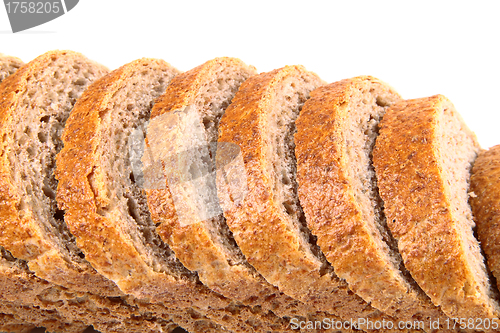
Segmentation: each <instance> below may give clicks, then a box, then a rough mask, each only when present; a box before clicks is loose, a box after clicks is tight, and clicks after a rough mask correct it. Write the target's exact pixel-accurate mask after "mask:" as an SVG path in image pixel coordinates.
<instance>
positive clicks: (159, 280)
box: [56, 59, 287, 331]
mask: <svg viewBox="0 0 500 333" xmlns="http://www.w3.org/2000/svg"><path fill="white" fill-rule="evenodd" d="M176 73H177V71H174V70H173V69H172V68H171V67H170V66H168V65H167V64H166V63H164V62H162V61H156V60H151V59H149V60H148V59H143V60H138V61H136V62H132V63H130V64H127V65H125V66H122V67H121V68H119V69H117V70H115V71H113V72H112V73H110V74H109V75H108V76H106V77H104V78H103V79H102V80H99V81H98V82H96V83H95V84H94V85H92V86H91V87H90V88H89V89H88V90H87V91H86V92H85V93H84V95H83V96H82V98H81V99H80V100H79V101H78V102H77V104H76V106H75V108H74V110H73V112H72V114H71V116H70V118H69V120H68V122H67V125H66V129H65V131H64V135H63V141H64V149H63V150H62V151H61V153H60V154H59V155H58V157H57V171H56V173H57V179H58V180H59V187H58V194H57V199H58V202H59V205H60V208H61V209H63V210H65V217H66V221H67V223H68V226H69V228H70V230H71V231H72V233H73V234H74V235H75V237H76V241H77V244H78V246H79V247H80V248H81V249H82V251H83V252H84V253H85V257H86V259H87V260H88V261H90V262H91V263H92V265H93V266H94V267H95V268H96V269H97V270H98V271H99V272H100V273H101V274H103V275H104V276H106V277H107V278H109V279H111V280H112V281H114V282H116V284H117V285H118V286H119V287H120V289H121V290H122V291H123V292H124V293H126V294H130V295H133V296H135V297H137V298H138V300H137V302H139V301H144V302H146V303H147V302H150V303H157V304H158V305H159V306H158V307H157V308H156V310H157V311H160V309H159V307H160V305H161V307H163V308H164V310H163V311H164V312H165V311H166V312H172V311H174V310H178V311H181V310H182V309H185V311H186V312H187V314H186V316H188V315H189V313H192V314H193V318H197V317H200V316H201V317H203V316H206V317H207V318H209V319H211V320H212V321H213V322H215V323H217V324H219V325H220V326H222V327H227V329H230V330H233V331H246V330H248V329H249V328H248V326H249V325H251V324H252V320H253V321H255V323H253V325H256V326H258V325H261V323H260V322H258V321H257V320H256V319H255V318H254V317H255V316H254V315H253V312H252V311H253V309H251V308H244V307H241V306H239V305H238V304H233V303H232V302H231V301H230V300H228V299H226V298H224V297H223V296H222V295H219V294H217V293H215V292H213V291H211V290H210V289H208V288H207V287H205V286H203V285H202V284H201V283H200V281H199V280H198V278H197V275H196V274H195V273H192V272H190V271H189V270H187V269H186V268H185V267H184V266H183V265H182V264H181V263H180V262H179V261H178V259H177V258H176V257H175V255H174V253H173V252H172V251H171V249H170V248H169V247H168V245H167V244H165V243H164V242H163V241H162V240H161V238H160V237H159V236H158V234H157V233H156V231H155V224H154V222H153V221H152V220H151V217H150V213H149V209H148V206H147V203H146V197H145V193H144V192H143V186H144V185H143V183H141V177H140V176H139V175H138V174H134V166H135V165H136V163H137V162H139V161H140V155H141V152H140V150H141V147H140V146H141V140H137V139H138V137H142V138H144V134H145V131H146V128H145V126H146V124H147V121H148V120H149V115H150V111H151V108H152V107H153V104H154V101H155V99H156V98H157V97H158V96H159V95H161V94H162V93H164V91H165V88H166V86H167V84H168V83H169V81H170V79H171V78H172V77H173V74H176ZM148 128H149V126H148ZM142 144H143V141H142ZM136 148H137V149H136ZM136 178H137V179H136ZM142 180H143V179H142ZM127 301H128V300H127ZM128 302H129V301H128ZM144 306H146V305H144ZM156 310H155V311H156ZM231 312H233V313H234V312H237V313H238V315H232V316H228V313H231ZM160 314H161V311H160ZM195 314H196V316H195ZM266 315H267V314H266ZM268 315H269V317H270V319H269V318H267V317H266V318H261V319H262V320H270V321H271V323H272V324H273V325H275V326H276V329H277V328H278V326H280V325H281V326H282V329H286V327H287V323H286V322H285V321H283V320H280V319H279V318H277V319H274V317H275V316H274V317H273V314H268ZM246 316H248V317H246ZM174 320H177V319H174ZM179 324H180V325H181V326H183V327H185V328H186V329H189V328H188V327H186V326H185V325H183V324H182V323H179ZM262 325H263V324H262Z"/></svg>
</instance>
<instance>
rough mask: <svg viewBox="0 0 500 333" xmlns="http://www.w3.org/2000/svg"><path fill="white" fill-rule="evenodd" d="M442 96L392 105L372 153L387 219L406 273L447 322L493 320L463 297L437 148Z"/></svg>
mask: <svg viewBox="0 0 500 333" xmlns="http://www.w3.org/2000/svg"><path fill="white" fill-rule="evenodd" d="M445 102H447V100H446V98H445V97H444V96H441V95H436V96H432V97H429V98H421V99H415V100H408V101H403V102H400V103H397V104H395V105H393V106H392V107H391V108H390V109H389V110H388V111H387V113H386V114H385V116H384V118H383V120H382V122H381V129H380V135H379V137H378V139H377V143H376V147H375V150H374V152H373V161H374V165H375V169H376V173H377V179H378V186H379V191H380V195H381V197H382V199H383V200H384V204H385V214H386V217H387V222H388V225H389V227H390V229H391V232H392V234H393V236H394V237H395V238H396V239H397V240H398V247H399V250H400V253H401V255H402V257H403V260H404V264H405V266H406V268H407V269H408V270H409V271H410V273H411V274H412V276H413V278H414V279H415V281H416V282H417V283H418V284H419V285H420V287H421V288H422V289H423V290H424V291H425V292H426V293H427V295H429V297H430V298H431V299H432V301H433V302H434V304H436V305H440V306H441V308H442V310H443V311H444V312H445V313H446V314H447V315H448V316H450V317H460V318H462V317H463V318H483V319H484V318H496V317H497V314H498V313H497V312H496V310H495V309H494V308H492V307H491V305H490V304H488V303H487V302H484V300H483V299H481V300H480V299H478V298H476V297H474V296H472V295H466V294H465V293H463V289H462V288H463V287H464V285H466V284H467V283H469V282H468V279H470V277H471V276H472V273H471V271H470V267H469V266H468V264H467V260H466V258H465V254H464V251H463V250H462V249H461V246H462V245H461V244H462V240H461V235H460V234H459V232H458V230H457V227H456V226H455V223H456V222H455V221H454V219H453V217H452V215H451V212H450V209H449V207H450V204H449V200H450V198H449V197H447V196H446V194H445V193H446V191H445V188H444V185H443V176H442V174H443V170H442V166H441V161H440V157H439V156H438V152H437V146H438V145H439V142H438V133H437V121H438V120H437V119H438V115H439V112H442V110H443V103H445Z"/></svg>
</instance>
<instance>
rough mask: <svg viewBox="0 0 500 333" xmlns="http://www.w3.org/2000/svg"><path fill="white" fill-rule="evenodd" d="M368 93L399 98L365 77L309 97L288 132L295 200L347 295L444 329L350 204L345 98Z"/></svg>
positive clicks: (441, 316) (352, 197) (357, 206)
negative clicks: (294, 164)
mask: <svg viewBox="0 0 500 333" xmlns="http://www.w3.org/2000/svg"><path fill="white" fill-rule="evenodd" d="M372 89H373V90H376V91H378V93H380V95H381V96H382V95H384V94H385V96H383V97H385V98H386V99H387V97H389V96H391V98H392V102H396V101H398V100H399V95H398V94H397V93H396V92H395V91H394V90H393V89H392V88H391V87H389V86H387V85H386V84H385V83H383V82H381V81H379V80H378V79H376V78H373V77H369V76H361V77H356V78H352V79H346V80H342V81H339V82H335V83H332V84H329V85H326V86H323V87H320V88H318V89H316V90H314V91H313V92H312V93H311V98H310V99H309V100H308V101H307V102H306V103H305V105H304V107H303V109H302V111H301V113H300V116H299V118H298V119H297V134H295V144H296V148H295V155H296V157H297V179H298V183H299V198H300V202H301V205H302V207H303V208H304V212H305V214H306V217H307V223H308V226H309V228H310V229H311V231H312V232H313V234H315V235H316V236H317V237H318V245H319V246H320V247H321V249H322V251H323V253H325V256H326V258H327V259H328V261H329V262H330V263H332V265H333V267H334V269H335V272H336V273H337V274H338V275H339V276H340V277H341V278H344V279H346V281H347V282H348V283H349V287H350V289H351V290H353V291H354V292H356V293H358V294H359V295H360V296H361V297H362V298H364V299H365V300H366V301H368V302H371V304H372V306H374V307H376V308H378V309H379V310H382V311H384V312H385V313H387V314H388V315H391V316H394V317H395V318H398V319H400V320H425V322H426V324H428V321H429V318H430V319H432V320H437V319H439V320H440V321H441V322H442V323H443V324H444V320H446V318H447V317H446V316H445V315H444V314H443V313H442V312H441V311H440V310H439V308H437V307H435V306H434V305H433V304H432V303H431V301H430V300H429V299H428V298H426V297H424V299H422V298H420V297H419V295H418V294H417V291H416V290H415V289H413V287H412V286H411V285H410V284H409V283H407V282H406V281H405V280H404V277H403V275H402V273H401V272H400V271H399V267H397V266H395V265H394V264H393V263H392V262H391V260H392V259H391V258H390V257H389V256H388V255H387V253H386V251H387V250H385V249H384V248H381V246H380V245H379V242H382V240H380V241H378V240H376V239H375V237H377V236H375V235H373V232H372V230H371V229H370V227H369V226H368V225H367V223H368V222H367V221H366V219H368V218H369V217H368V216H364V213H363V211H362V210H361V208H360V203H359V201H358V199H356V194H355V192H354V189H353V186H354V185H353V181H354V180H353V179H351V176H350V175H349V170H348V168H349V166H348V163H350V161H348V156H347V149H348V148H347V143H346V140H345V138H346V136H347V134H346V133H347V131H348V130H350V129H349V128H348V127H347V126H348V124H347V118H348V117H349V112H350V111H351V110H352V108H354V107H355V104H352V103H354V102H351V99H353V98H355V96H360V94H361V91H362V92H366V93H368V92H369V91H371V90H372ZM356 98H361V97H356ZM318 143H321V144H318ZM360 148H361V147H360ZM379 237H380V236H379ZM426 330H429V327H428V326H426Z"/></svg>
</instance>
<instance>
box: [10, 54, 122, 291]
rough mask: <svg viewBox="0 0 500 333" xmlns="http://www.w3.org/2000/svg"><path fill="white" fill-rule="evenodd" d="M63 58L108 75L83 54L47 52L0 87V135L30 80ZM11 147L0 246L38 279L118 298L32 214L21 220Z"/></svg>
mask: <svg viewBox="0 0 500 333" xmlns="http://www.w3.org/2000/svg"><path fill="white" fill-rule="evenodd" d="M62 57H64V58H65V59H68V61H81V62H85V63H88V64H89V66H94V67H95V69H96V71H97V72H100V73H101V74H104V72H105V71H106V70H105V69H104V68H103V67H101V66H100V65H98V64H94V63H92V62H90V61H89V60H88V59H86V58H85V57H83V56H82V55H81V54H79V53H76V52H72V51H51V52H47V53H45V54H43V55H41V56H40V57H38V58H36V59H35V60H33V61H31V62H30V63H28V64H26V65H24V66H23V67H21V68H20V69H19V70H18V71H16V73H15V74H13V75H11V76H10V77H8V78H7V79H5V80H4V81H3V82H2V84H1V85H0V87H1V88H0V124H1V125H0V133H1V134H2V135H3V134H4V133H5V131H6V129H7V128H8V126H9V124H10V123H11V121H12V119H13V117H14V116H16V108H17V105H18V103H21V102H22V101H20V100H19V99H20V98H21V96H23V94H24V93H25V91H26V87H27V82H28V80H33V79H34V76H35V75H37V73H38V72H39V71H41V70H43V69H44V68H46V66H49V65H50V63H51V62H52V61H54V60H56V59H58V58H62ZM8 150H9V147H5V145H4V146H3V147H2V152H3V153H2V154H1V156H0V221H1V223H2V228H1V230H0V244H1V245H3V246H4V247H5V248H6V249H8V250H9V251H10V252H11V253H12V254H13V255H14V256H15V257H17V258H21V259H24V260H28V261H29V265H30V268H31V269H32V270H33V271H35V272H36V273H37V274H38V275H39V276H41V277H43V278H45V279H47V280H50V281H53V282H54V283H57V284H60V285H65V286H67V287H69V288H72V289H74V290H81V291H85V290H87V289H90V291H92V292H96V293H103V294H109V295H116V294H117V289H116V287H115V286H114V284H113V283H112V282H110V281H108V280H107V279H105V278H104V277H102V276H101V275H99V274H98V273H97V272H95V271H94V270H93V269H92V268H91V267H90V266H85V265H79V264H76V263H74V262H69V261H68V260H67V258H65V256H64V255H63V254H62V253H61V252H60V251H59V250H58V247H57V245H55V244H54V243H53V242H52V241H51V240H50V239H49V238H48V236H47V235H46V234H45V231H44V230H43V228H42V226H41V225H40V224H39V223H38V222H37V221H36V220H35V218H34V217H32V216H31V215H29V214H25V215H24V216H20V214H19V208H18V207H19V204H20V197H19V196H18V194H17V193H18V191H17V190H16V184H13V181H12V180H11V179H10V170H9V168H10V163H9V160H8V154H7V151H8Z"/></svg>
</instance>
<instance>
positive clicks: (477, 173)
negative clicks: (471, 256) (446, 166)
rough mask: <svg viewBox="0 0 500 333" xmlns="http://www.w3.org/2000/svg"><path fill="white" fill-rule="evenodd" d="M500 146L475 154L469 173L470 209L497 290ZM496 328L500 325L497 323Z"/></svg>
mask: <svg viewBox="0 0 500 333" xmlns="http://www.w3.org/2000/svg"><path fill="white" fill-rule="evenodd" d="M499 180H500V145H497V146H494V147H491V148H490V149H488V150H483V151H481V152H480V153H479V155H478V157H477V159H476V161H475V162H474V167H473V169H472V176H471V185H470V192H471V193H470V198H469V201H470V205H471V208H472V213H473V216H474V220H475V221H476V231H477V236H478V240H479V242H480V244H481V248H482V249H483V251H484V254H485V256H486V264H487V265H488V268H489V270H490V271H491V273H492V274H493V276H494V277H495V279H496V283H497V286H499V288H500V182H499ZM499 324H500V323H499Z"/></svg>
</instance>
